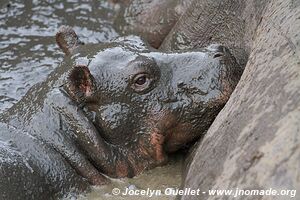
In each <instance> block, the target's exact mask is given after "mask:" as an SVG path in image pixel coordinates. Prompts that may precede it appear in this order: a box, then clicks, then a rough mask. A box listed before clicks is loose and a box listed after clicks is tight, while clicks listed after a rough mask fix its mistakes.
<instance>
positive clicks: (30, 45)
mask: <svg viewBox="0 0 300 200" xmlns="http://www.w3.org/2000/svg"><path fill="white" fill-rule="evenodd" d="M62 2H64V3H62ZM0 6H1V7H0V111H3V110H5V109H7V108H9V107H11V106H12V105H13V104H14V103H16V102H17V101H18V100H19V99H20V98H22V96H24V95H25V93H26V92H27V91H28V89H29V88H30V87H31V86H32V85H34V84H36V83H38V82H40V81H43V80H45V78H46V77H47V75H48V74H49V73H50V72H51V71H52V70H53V69H54V68H56V67H57V66H58V63H59V62H60V61H61V60H62V58H63V54H62V53H60V51H59V49H58V47H57V45H56V44H55V39H54V35H55V33H56V31H57V29H58V27H59V26H61V25H70V26H72V27H74V29H75V31H76V32H77V33H78V34H79V36H80V38H81V39H82V40H83V41H84V42H87V43H89V42H94V43H96V42H102V41H108V40H109V39H111V38H114V37H116V36H117V35H118V33H116V31H115V30H114V28H113V27H112V21H113V16H114V13H115V12H116V9H115V6H113V5H112V4H109V3H106V2H105V1H91V2H86V1H77V0H76V1H74V0H67V1H35V0H32V1H31V0H26V1H23V0H19V1H16V0H14V1H8V0H1V2H0Z"/></svg>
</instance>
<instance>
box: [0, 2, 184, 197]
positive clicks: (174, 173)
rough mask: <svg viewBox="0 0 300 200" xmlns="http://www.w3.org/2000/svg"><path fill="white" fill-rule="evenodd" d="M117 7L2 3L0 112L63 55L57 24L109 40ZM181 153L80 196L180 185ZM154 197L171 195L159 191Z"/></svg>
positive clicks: (88, 39)
mask: <svg viewBox="0 0 300 200" xmlns="http://www.w3.org/2000/svg"><path fill="white" fill-rule="evenodd" d="M117 11H118V7H117V6H116V5H113V4H111V3H108V2H107V1H104V0H103V1H80V0H66V1H55V0H52V1H51V0H50V1H37V0H32V1H29V0H28V1H22V0H14V1H7V0H1V3H0V112H3V111H4V110H6V109H7V108H9V107H11V106H12V105H14V104H15V103H16V102H17V101H18V100H20V99H21V98H22V97H23V96H24V95H25V94H26V92H27V91H28V90H29V88H30V87H31V86H33V85H34V84H36V83H39V82H41V81H43V80H45V79H46V77H47V75H48V74H49V73H50V72H52V71H53V70H54V69H55V68H56V67H57V66H58V65H59V63H60V62H61V61H62V59H63V53H61V51H60V50H59V49H58V47H57V45H56V43H55V39H54V35H55V33H56V31H57V29H58V27H59V26H61V25H69V26H72V27H73V28H74V29H75V31H76V32H77V33H78V35H79V37H80V38H81V40H82V41H83V42H85V43H98V42H104V41H109V40H110V39H112V38H115V37H117V36H118V35H119V34H118V33H117V32H116V31H115V29H114V28H113V21H114V17H115V16H116V13H117ZM181 162H182V157H181V158H176V159H173V161H171V163H170V164H168V165H167V166H164V167H158V168H156V169H153V170H150V171H147V172H145V173H143V174H142V175H140V176H138V177H135V178H133V179H121V180H114V181H113V183H112V184H111V185H108V186H103V187H98V188H93V189H92V192H91V193H88V194H85V195H82V197H81V199H93V200H100V199H148V197H146V196H145V197H141V196H139V197H132V196H127V197H124V196H113V195H112V194H111V191H112V189H113V188H114V187H117V188H119V189H121V191H122V190H123V191H124V190H125V188H128V187H131V188H132V187H134V188H138V189H147V188H150V189H159V190H164V189H165V188H168V187H173V188H174V187H175V188H176V187H179V185H180V179H181V175H180V174H181ZM155 199H174V197H171V196H160V197H156V198H155Z"/></svg>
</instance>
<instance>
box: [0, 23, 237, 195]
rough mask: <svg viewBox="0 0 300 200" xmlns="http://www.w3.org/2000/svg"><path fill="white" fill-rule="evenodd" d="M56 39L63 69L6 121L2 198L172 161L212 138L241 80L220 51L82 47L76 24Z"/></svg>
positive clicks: (49, 191) (123, 42) (127, 44)
mask: <svg viewBox="0 0 300 200" xmlns="http://www.w3.org/2000/svg"><path fill="white" fill-rule="evenodd" d="M56 40H57V43H58V45H59V46H60V48H61V49H62V50H63V51H64V52H65V54H66V58H65V60H64V61H63V63H62V64H61V66H60V67H58V68H57V69H56V70H55V71H54V72H53V73H51V74H50V75H49V77H48V79H47V80H46V81H44V82H42V83H41V84H38V85H35V86H34V87H32V88H31V89H30V91H29V92H28V93H27V95H26V96H25V97H24V98H23V99H22V100H21V101H20V102H18V103H17V104H16V105H15V106H13V107H12V108H11V109H9V110H8V111H7V112H5V113H3V114H2V115H0V129H1V134H0V176H1V179H0V191H1V198H4V199H18V198H20V199H24V198H26V199H28V198H29V199H42V198H47V199H49V198H57V197H61V196H62V195H64V194H66V193H68V192H72V191H74V192H76V191H82V190H85V189H86V188H87V187H88V186H89V185H90V184H93V185H101V184H105V183H107V182H108V181H109V180H108V179H107V178H106V177H105V176H103V175H102V174H105V175H107V176H109V177H115V178H117V177H133V176H135V175H137V174H139V173H140V172H142V171H144V170H146V169H150V168H153V167H155V166H158V165H162V164H164V163H166V162H167V158H168V154H169V153H171V152H174V151H177V150H179V149H180V148H181V147H182V146H185V145H186V144H188V143H189V142H191V141H194V140H195V139H197V138H199V137H200V136H201V135H203V134H204V133H205V132H206V130H207V129H208V127H209V126H210V124H211V123H212V121H213V120H214V118H215V117H216V115H217V114H218V112H219V111H220V110H221V109H222V107H223V106H224V104H225V103H226V101H227V100H228V98H229V96H230V94H231V93H232V91H233V90H234V88H235V86H236V84H237V82H238V80H239V78H240V75H241V73H242V72H241V69H240V68H239V66H238V65H237V63H236V61H235V58H234V57H233V56H232V55H231V54H230V52H229V51H228V49H227V48H226V47H223V46H220V45H210V46H208V47H207V48H203V49H199V50H197V51H196V50H195V51H178V52H159V51H157V50H154V49H152V48H150V47H149V46H148V45H146V44H145V43H144V42H143V41H142V40H141V39H140V38H139V37H136V36H130V37H124V38H119V39H116V40H115V41H113V42H110V43H105V44H85V45H83V44H82V43H81V42H80V41H79V39H78V37H77V35H76V34H75V32H74V31H73V30H72V29H71V28H69V27H62V28H61V29H60V31H59V32H58V34H57V36H56Z"/></svg>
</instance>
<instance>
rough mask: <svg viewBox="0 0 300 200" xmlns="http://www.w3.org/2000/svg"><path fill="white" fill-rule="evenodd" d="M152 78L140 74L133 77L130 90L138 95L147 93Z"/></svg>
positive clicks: (145, 74)
mask: <svg viewBox="0 0 300 200" xmlns="http://www.w3.org/2000/svg"><path fill="white" fill-rule="evenodd" d="M152 82H153V78H151V76H150V75H149V74H147V73H141V74H137V75H135V76H134V77H133V78H132V80H131V88H132V89H133V90H134V91H135V92H138V93H144V92H147V91H149V89H150V88H151V85H153V84H151V83H152Z"/></svg>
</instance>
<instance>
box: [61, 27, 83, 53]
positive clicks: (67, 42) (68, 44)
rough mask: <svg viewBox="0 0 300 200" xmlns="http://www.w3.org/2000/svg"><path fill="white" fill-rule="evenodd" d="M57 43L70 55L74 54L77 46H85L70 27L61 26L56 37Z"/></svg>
mask: <svg viewBox="0 0 300 200" xmlns="http://www.w3.org/2000/svg"><path fill="white" fill-rule="evenodd" d="M55 39H56V43H57V44H58V46H59V47H60V48H61V50H63V52H64V53H65V54H66V55H68V54H70V53H72V50H74V49H75V48H76V47H77V46H79V45H83V42H81V41H80V40H79V38H78V36H77V34H76V33H75V31H74V30H73V29H72V28H71V27H69V26H61V27H60V28H59V30H58V32H57V33H56V36H55Z"/></svg>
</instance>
